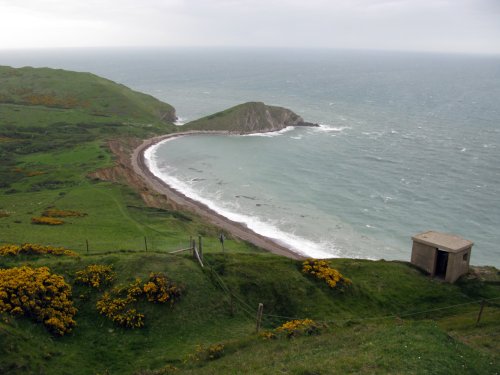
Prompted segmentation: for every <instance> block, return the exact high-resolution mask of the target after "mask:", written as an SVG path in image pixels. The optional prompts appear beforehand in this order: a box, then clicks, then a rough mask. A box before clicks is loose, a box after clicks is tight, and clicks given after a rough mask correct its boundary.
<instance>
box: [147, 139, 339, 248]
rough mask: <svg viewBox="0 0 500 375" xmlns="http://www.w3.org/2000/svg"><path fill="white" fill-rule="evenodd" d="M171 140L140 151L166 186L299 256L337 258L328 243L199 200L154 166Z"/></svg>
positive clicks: (165, 169)
mask: <svg viewBox="0 0 500 375" xmlns="http://www.w3.org/2000/svg"><path fill="white" fill-rule="evenodd" d="M172 139H175V138H168V139H166V140H163V141H162V142H160V143H157V144H155V145H153V146H151V147H149V148H148V149H146V151H145V152H144V160H145V162H146V165H147V166H148V168H149V170H150V171H151V172H152V173H153V174H154V175H155V176H156V177H158V178H159V179H161V180H162V181H164V182H165V183H166V184H168V185H169V186H170V187H171V188H173V189H174V190H176V191H178V192H179V193H181V194H184V195H185V196H187V197H189V198H191V199H194V200H196V201H198V202H200V203H203V204H204V205H205V206H207V207H208V208H210V209H211V210H213V211H215V212H217V213H218V214H220V215H222V216H224V217H226V218H227V219H229V220H231V221H235V222H238V223H242V224H244V225H245V226H246V227H247V228H249V229H251V230H252V231H254V232H255V233H258V234H260V235H262V236H264V237H268V238H270V239H272V240H274V241H275V242H277V243H279V244H281V245H283V246H286V247H289V248H290V249H291V250H293V251H294V252H296V253H298V254H300V255H303V256H307V257H312V258H336V257H339V256H340V252H339V251H338V250H337V249H336V248H335V246H334V245H333V244H332V243H316V242H313V241H311V240H308V239H306V238H303V237H300V236H297V235H295V234H292V233H287V232H284V231H282V230H281V229H279V228H278V227H277V226H276V224H275V223H273V222H267V221H265V220H262V219H261V218H259V217H257V216H249V215H245V214H241V213H238V212H234V211H233V209H235V208H237V207H235V206H234V205H233V207H232V208H228V207H227V206H228V205H227V204H226V205H224V202H220V201H216V200H211V199H208V198H206V197H203V196H201V195H200V193H199V192H197V191H195V190H194V189H193V188H192V187H191V186H190V185H189V184H187V183H185V182H183V181H181V180H179V179H178V178H176V177H174V176H172V175H171V174H169V171H170V173H171V172H173V171H174V170H175V168H174V167H171V166H164V167H163V168H160V167H159V165H158V164H159V163H158V158H157V156H156V151H157V149H158V147H159V146H160V145H161V144H164V143H165V142H168V141H171V140H172ZM219 193H220V192H219ZM216 196H217V197H218V198H219V199H220V198H221V194H216ZM324 249H328V250H330V251H325V250H324Z"/></svg>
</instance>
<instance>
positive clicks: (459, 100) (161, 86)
mask: <svg viewBox="0 0 500 375" xmlns="http://www.w3.org/2000/svg"><path fill="white" fill-rule="evenodd" d="M0 64H1V65H10V66H15V67H21V66H35V67H42V66H48V67H52V68H63V69H70V70H77V71H87V72H92V73H95V74H98V75H100V76H103V77H106V78H109V79H111V80H114V81H116V82H119V83H122V84H124V85H126V86H129V87H131V88H132V89H134V90H138V91H142V92H145V93H148V94H151V95H153V96H155V97H157V98H158V99H161V100H163V101H166V102H168V103H170V104H172V105H173V106H174V107H175V108H176V110H177V115H178V117H179V121H178V122H179V126H182V125H181V124H182V123H185V122H188V121H190V120H194V119H196V118H199V117H201V116H205V115H209V114H212V113H214V112H217V111H220V110H223V109H226V108H229V107H231V106H233V105H236V104H240V103H243V102H247V101H262V102H265V103H266V104H270V105H278V106H283V107H286V108H289V109H291V110H293V111H294V112H296V113H297V114H299V115H300V116H302V117H303V118H304V120H306V121H309V122H315V123H318V124H320V126H319V127H316V128H287V129H284V130H283V131H280V132H278V133H268V134H257V135H249V136H236V135H231V136H229V135H228V136H221V135H217V136H215V135H196V136H187V137H180V138H176V139H174V140H170V141H168V142H164V143H161V144H159V145H156V146H154V147H153V148H150V149H149V150H148V151H147V157H148V160H149V165H150V168H151V169H152V171H153V172H154V173H155V174H157V175H158V176H160V177H161V178H162V179H163V180H165V181H166V182H167V183H169V184H170V185H171V186H173V187H174V188H175V189H177V190H179V191H180V192H182V193H184V194H186V195H188V196H190V197H192V198H194V199H196V200H199V201H201V202H203V203H205V204H206V205H208V206H209V207H211V208H212V209H214V210H216V211H218V212H219V213H221V214H222V215H224V216H226V217H228V218H230V219H232V220H235V221H238V222H242V223H244V224H245V225H247V226H248V227H249V228H250V229H252V230H254V231H255V232H258V233H260V234H262V235H264V236H268V237H270V238H273V239H275V240H276V241H278V242H280V243H283V244H285V245H287V246H289V247H290V248H292V249H293V250H294V251H296V252H298V253H301V254H304V255H307V256H311V257H351V258H367V259H387V260H409V259H410V254H411V246H412V242H411V236H412V235H415V234H418V233H420V232H423V231H428V230H435V231H442V232H446V233H454V234H457V235H460V236H461V237H464V238H466V239H468V240H471V241H473V242H474V247H473V249H472V254H471V263H472V264H475V265H494V266H497V267H498V266H500V56H487V55H465V54H462V55H461V54H454V55H447V54H437V53H435V54H429V53H410V52H381V51H352V50H316V49H301V50H299V49H237V48H232V49H229V48H227V49H224V48H215V49H202V48H185V49H139V48H136V49H58V50H31V51H25V50H12V51H6V50H3V51H0Z"/></svg>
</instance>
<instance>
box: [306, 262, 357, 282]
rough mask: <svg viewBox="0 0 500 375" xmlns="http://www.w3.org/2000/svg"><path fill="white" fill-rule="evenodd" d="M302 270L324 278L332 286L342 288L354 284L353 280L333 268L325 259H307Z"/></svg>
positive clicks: (321, 278)
mask: <svg viewBox="0 0 500 375" xmlns="http://www.w3.org/2000/svg"><path fill="white" fill-rule="evenodd" d="M302 272H303V273H305V274H308V275H312V276H314V277H316V278H318V279H320V280H324V281H325V282H326V283H327V284H328V286H329V287H330V288H339V289H342V288H344V287H347V286H349V285H351V284H352V282H351V280H349V279H348V278H347V277H344V276H342V274H341V273H340V272H339V271H337V270H336V269H334V268H331V267H330V266H329V265H328V263H327V262H326V261H324V260H318V259H307V260H306V261H304V262H303V263H302Z"/></svg>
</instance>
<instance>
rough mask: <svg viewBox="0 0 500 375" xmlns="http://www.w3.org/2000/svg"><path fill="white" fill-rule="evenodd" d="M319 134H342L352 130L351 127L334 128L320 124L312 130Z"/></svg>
mask: <svg viewBox="0 0 500 375" xmlns="http://www.w3.org/2000/svg"><path fill="white" fill-rule="evenodd" d="M311 129H314V131H315V132H318V133H341V132H343V131H344V130H346V129H351V127H350V126H333V125H328V124H319V126H318V127H315V128H311Z"/></svg>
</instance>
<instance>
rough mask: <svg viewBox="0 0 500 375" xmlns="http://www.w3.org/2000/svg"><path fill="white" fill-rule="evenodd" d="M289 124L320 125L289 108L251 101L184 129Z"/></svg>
mask: <svg viewBox="0 0 500 375" xmlns="http://www.w3.org/2000/svg"><path fill="white" fill-rule="evenodd" d="M287 126H318V125H317V124H312V123H308V122H305V121H304V120H303V119H302V117H300V116H299V115H297V114H296V113H294V112H292V111H290V110H289V109H286V108H282V107H274V106H268V105H265V104H264V103H260V102H249V103H244V104H240V105H238V106H236V107H232V108H229V109H227V110H225V111H222V112H218V113H215V114H213V115H210V116H207V117H204V118H201V119H199V120H196V121H192V122H190V123H188V124H186V125H184V126H183V130H225V131H228V132H231V133H236V134H251V133H264V132H272V131H278V130H281V129H283V128H286V127H287Z"/></svg>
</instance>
